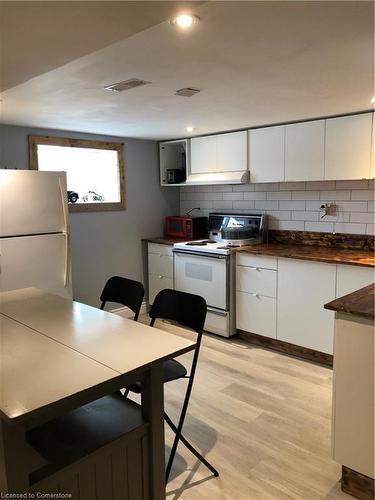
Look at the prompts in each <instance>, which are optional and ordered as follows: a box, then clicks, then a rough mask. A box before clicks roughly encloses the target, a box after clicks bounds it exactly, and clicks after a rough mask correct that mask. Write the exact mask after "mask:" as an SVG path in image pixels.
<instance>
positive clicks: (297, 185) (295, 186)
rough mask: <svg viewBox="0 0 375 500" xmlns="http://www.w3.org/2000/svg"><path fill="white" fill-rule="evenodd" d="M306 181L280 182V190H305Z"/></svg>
mask: <svg viewBox="0 0 375 500" xmlns="http://www.w3.org/2000/svg"><path fill="white" fill-rule="evenodd" d="M305 190H306V182H280V191H305Z"/></svg>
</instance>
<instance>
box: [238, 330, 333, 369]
mask: <svg viewBox="0 0 375 500" xmlns="http://www.w3.org/2000/svg"><path fill="white" fill-rule="evenodd" d="M237 332H238V335H239V336H240V338H242V339H243V340H246V341H248V342H250V343H251V344H256V345H260V346H262V347H266V348H268V349H273V350H275V351H279V352H283V353H284V354H290V355H291V356H296V357H298V358H303V359H308V360H309V361H315V362H316V363H320V364H322V365H326V366H330V367H332V366H333V356H332V354H326V353H325V352H320V351H315V350H314V349H309V348H308V347H301V346H299V345H295V344H289V342H284V341H283V340H278V339H271V338H269V337H263V336H262V335H257V334H255V333H250V332H245V331H244V330H237Z"/></svg>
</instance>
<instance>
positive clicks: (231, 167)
mask: <svg viewBox="0 0 375 500" xmlns="http://www.w3.org/2000/svg"><path fill="white" fill-rule="evenodd" d="M246 169H247V131H246V130H244V131H242V132H234V133H231V134H222V135H218V136H217V172H236V171H240V170H246Z"/></svg>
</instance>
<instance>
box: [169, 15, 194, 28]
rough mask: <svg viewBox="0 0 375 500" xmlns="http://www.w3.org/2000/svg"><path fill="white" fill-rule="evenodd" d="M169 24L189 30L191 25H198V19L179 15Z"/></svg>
mask: <svg viewBox="0 0 375 500" xmlns="http://www.w3.org/2000/svg"><path fill="white" fill-rule="evenodd" d="M170 23H171V24H175V25H177V26H178V27H179V28H183V29H187V28H191V26H193V24H197V23H199V17H198V16H195V15H193V14H180V15H179V16H177V17H175V18H173V19H172V20H171V21H170Z"/></svg>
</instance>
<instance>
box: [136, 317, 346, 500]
mask: <svg viewBox="0 0 375 500" xmlns="http://www.w3.org/2000/svg"><path fill="white" fill-rule="evenodd" d="M142 320H144V321H146V320H147V318H142ZM159 325H160V323H159ZM162 327H163V328H166V329H167V330H169V331H173V332H175V333H178V334H180V335H182V336H186V337H188V338H192V334H191V333H190V332H187V331H186V330H182V329H179V328H176V327H173V326H171V325H163V326H162ZM180 359H181V360H182V362H183V363H184V364H185V366H188V363H189V361H190V359H191V354H188V355H185V356H183V357H182V358H180ZM189 366H190V365H189ZM185 387H186V381H185V380H180V381H175V382H171V383H169V384H166V387H165V405H166V410H167V413H168V414H169V415H170V416H171V418H172V419H173V420H174V421H175V422H177V419H178V416H179V411H180V409H181V405H182V398H183V394H184V390H185ZM331 391H332V370H330V369H329V368H326V367H322V366H319V365H316V364H313V363H309V362H306V361H302V360H299V359H296V358H293V357H288V356H284V355H282V354H278V353H275V352H272V351H269V350H265V349H263V348H259V347H256V346H251V345H249V344H247V343H245V342H243V341H242V340H239V339H236V338H235V339H233V340H224V339H221V338H220V337H216V336H214V335H212V336H211V335H210V336H209V335H205V336H204V340H203V345H202V350H201V354H200V359H199V363H198V370H197V375H196V379H195V384H194V388H193V393H192V397H191V400H190V405H189V410H188V416H187V418H186V423H185V426H184V434H185V435H186V437H187V438H188V439H189V440H190V441H191V442H192V443H193V444H194V445H195V446H196V447H197V448H198V449H199V450H200V451H201V452H202V453H203V454H204V455H205V456H206V457H207V458H208V459H209V460H210V461H211V462H212V464H213V465H214V466H215V467H216V468H217V469H218V470H219V472H220V477H219V478H214V477H213V476H212V475H211V474H210V472H209V471H208V470H207V469H206V468H205V467H204V466H203V465H202V464H200V463H198V462H197V461H196V460H195V457H194V456H193V455H191V453H190V452H188V451H187V450H186V449H185V448H184V446H183V445H181V444H180V445H179V447H178V454H177V456H176V459H175V462H174V466H173V469H172V473H171V478H170V481H169V483H168V485H167V500H177V499H181V500H205V499H210V500H268V499H277V500H284V499H311V500H318V499H345V498H346V499H350V498H352V497H350V496H349V495H346V494H344V493H342V492H341V490H340V483H339V479H340V474H341V468H340V466H339V464H337V463H335V462H334V461H333V460H332V459H331V458H330V439H331V438H330V435H331V433H330V427H331ZM172 438H173V434H172V433H170V432H169V429H166V441H167V445H169V446H170V445H171V443H172ZM167 451H169V449H168V450H167Z"/></svg>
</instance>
